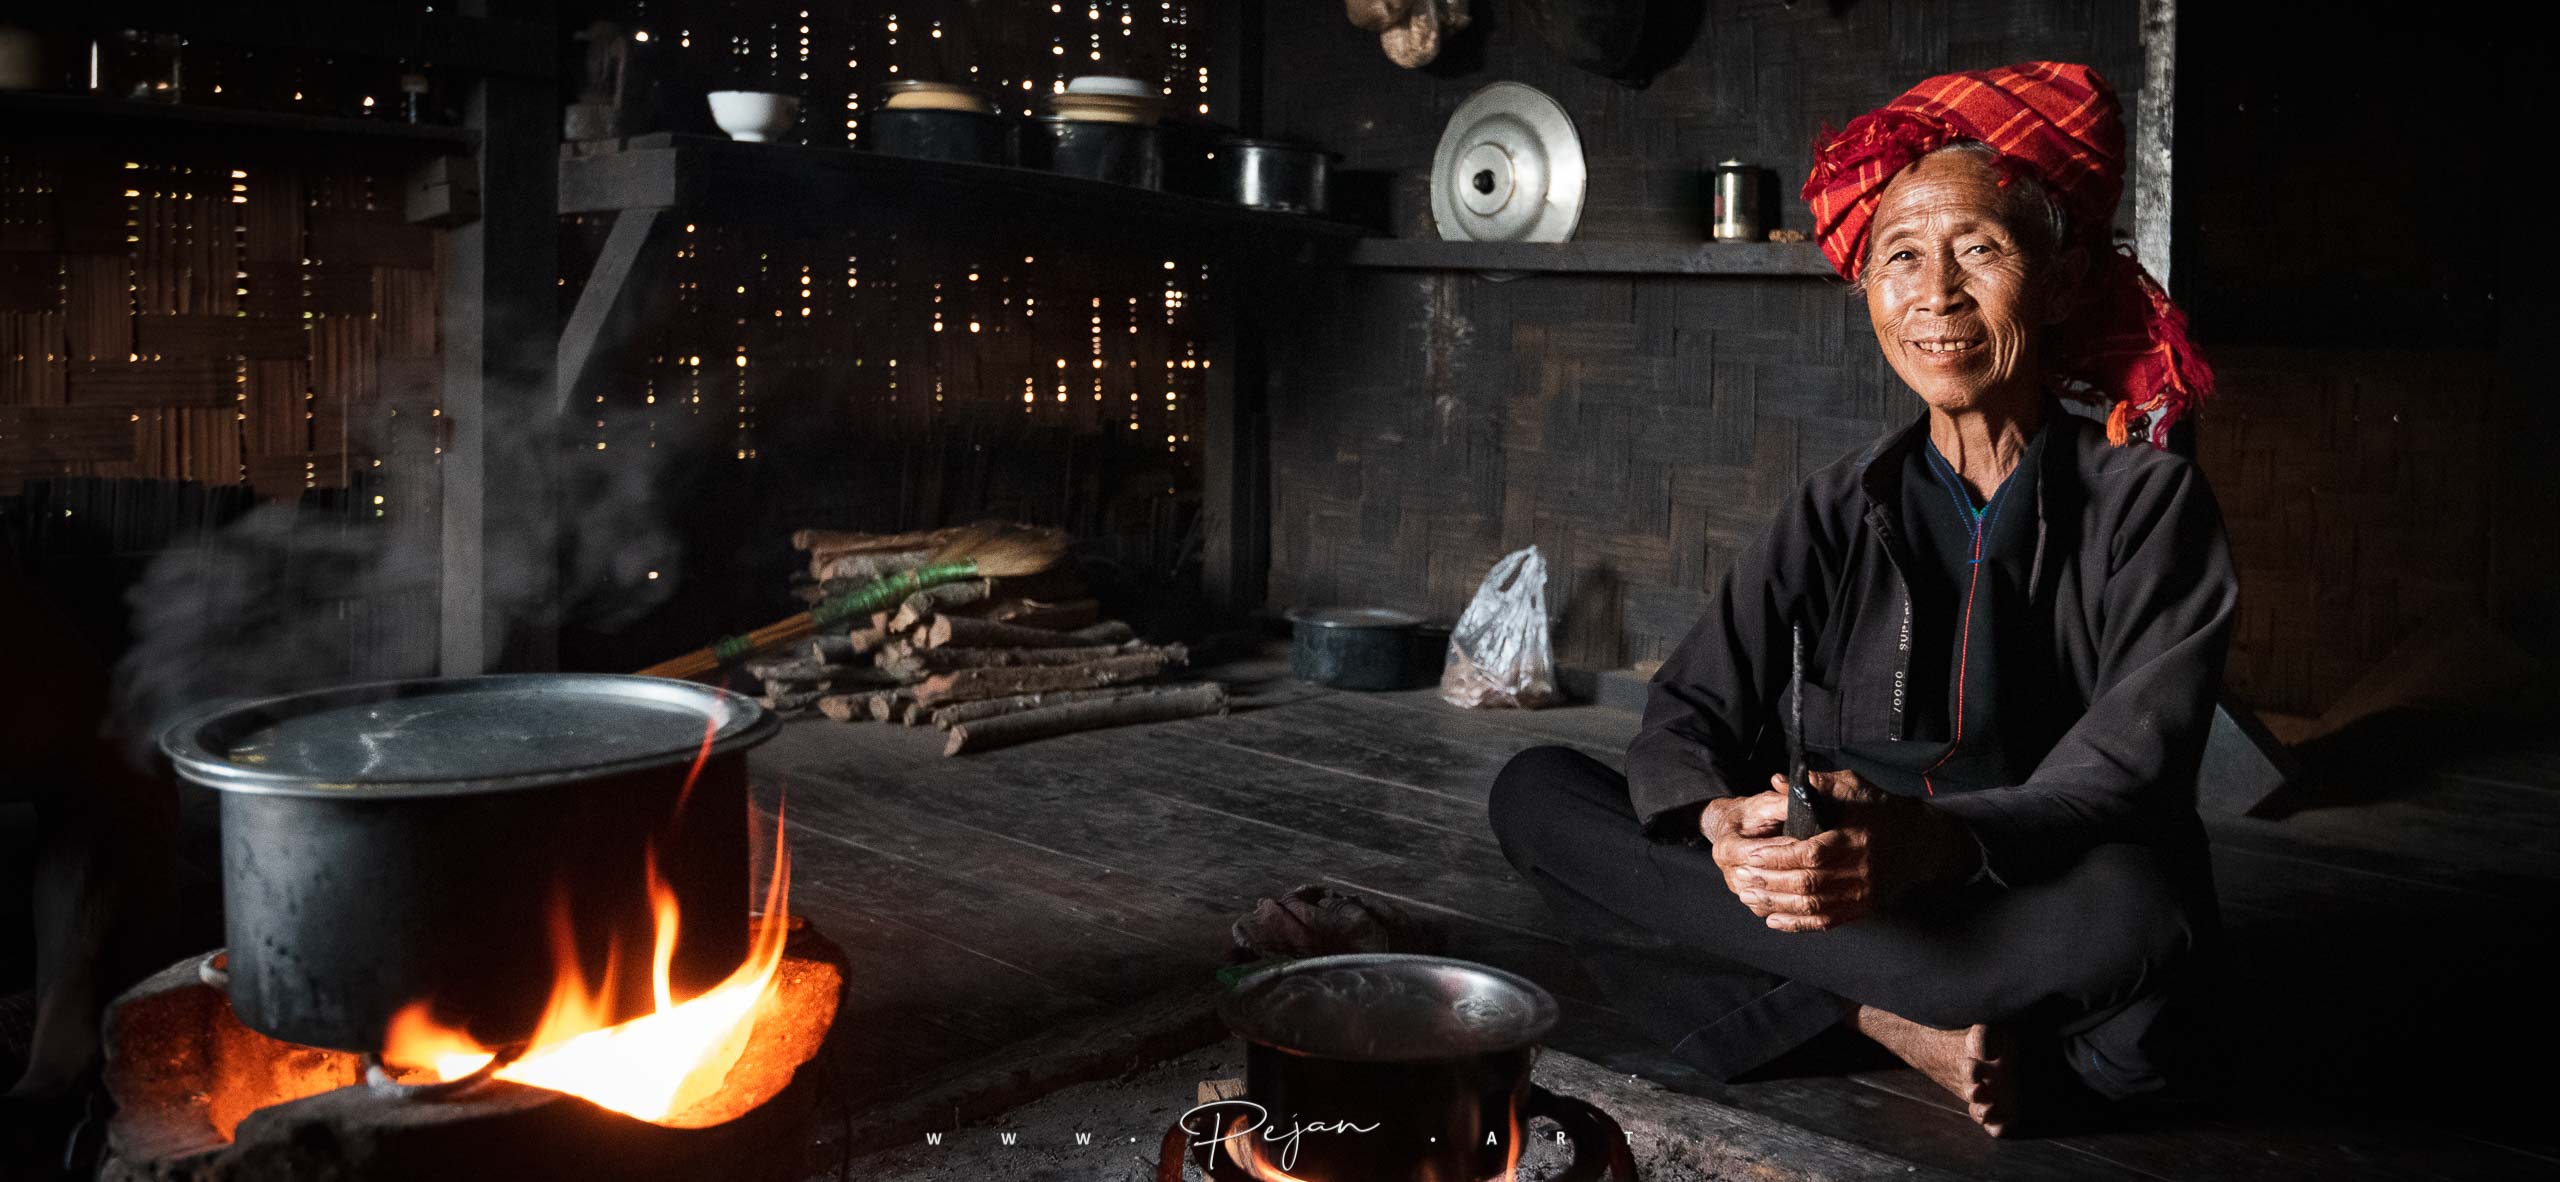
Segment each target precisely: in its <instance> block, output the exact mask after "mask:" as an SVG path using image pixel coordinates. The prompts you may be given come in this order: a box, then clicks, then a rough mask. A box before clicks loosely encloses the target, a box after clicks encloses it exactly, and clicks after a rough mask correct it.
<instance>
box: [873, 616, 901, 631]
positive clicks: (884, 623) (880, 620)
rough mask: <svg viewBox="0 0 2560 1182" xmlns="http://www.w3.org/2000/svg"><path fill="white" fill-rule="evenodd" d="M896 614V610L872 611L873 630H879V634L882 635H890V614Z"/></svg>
mask: <svg viewBox="0 0 2560 1182" xmlns="http://www.w3.org/2000/svg"><path fill="white" fill-rule="evenodd" d="M895 614H896V613H895V612H873V613H871V628H872V630H873V631H875V632H878V633H879V634H881V635H882V636H886V635H888V634H889V617H890V616H892V615H895Z"/></svg>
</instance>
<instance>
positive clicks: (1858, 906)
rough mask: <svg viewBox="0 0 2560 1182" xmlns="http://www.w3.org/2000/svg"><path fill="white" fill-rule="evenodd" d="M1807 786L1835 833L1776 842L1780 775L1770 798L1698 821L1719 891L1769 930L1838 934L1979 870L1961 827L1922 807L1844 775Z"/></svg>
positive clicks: (1813, 776)
mask: <svg viewBox="0 0 2560 1182" xmlns="http://www.w3.org/2000/svg"><path fill="white" fill-rule="evenodd" d="M1806 778H1807V779H1808V780H1809V781H1811V784H1812V787H1813V790H1814V791H1815V792H1816V793H1818V794H1820V795H1822V796H1824V797H1826V798H1828V799H1829V800H1830V801H1831V802H1832V804H1833V807H1832V808H1831V809H1830V810H1828V811H1829V812H1830V813H1831V814H1832V817H1833V825H1832V827H1831V828H1830V829H1827V830H1825V831H1823V832H1822V833H1820V834H1818V835H1816V836H1814V837H1811V838H1808V839H1806V840H1804V841H1797V840H1794V839H1792V838H1789V837H1787V836H1785V835H1784V830H1785V827H1786V819H1787V796H1786V785H1787V781H1786V777H1784V776H1771V777H1769V784H1770V791H1767V792H1762V793H1758V794H1756V795H1752V796H1742V797H1730V798H1726V799H1721V800H1713V801H1709V802H1708V803H1707V809H1706V812H1705V813H1703V814H1701V815H1700V817H1699V827H1700V829H1701V830H1702V831H1704V832H1705V834H1706V836H1707V839H1708V841H1709V842H1710V843H1711V844H1712V846H1713V850H1714V857H1715V860H1716V866H1717V867H1718V868H1719V869H1721V870H1722V871H1724V881H1725V885H1726V886H1727V887H1728V888H1730V889H1731V890H1732V891H1733V893H1734V897H1735V898H1738V899H1740V900H1742V904H1743V906H1745V907H1749V908H1750V909H1751V913H1752V914H1754V915H1757V916H1760V917H1761V918H1763V919H1764V920H1766V921H1768V924H1769V926H1770V927H1772V928H1775V929H1777V930H1779V931H1782V932H1818V931H1822V930H1825V929H1827V928H1832V927H1836V926H1838V925H1840V924H1844V923H1847V922H1849V921H1851V920H1854V919H1856V918H1858V917H1859V916H1862V915H1865V914H1867V913H1868V912H1869V911H1872V910H1874V909H1875V908H1877V907H1879V906H1882V905H1884V904H1887V903H1890V902H1891V901H1893V900H1894V899H1897V898H1900V897H1901V896H1902V895H1904V894H1906V893H1908V892H1910V891H1911V890H1914V889H1916V888H1919V887H1922V886H1928V885H1933V884H1938V883H1949V882H1955V881H1961V880H1962V879H1963V878H1965V877H1966V876H1968V875H1970V874H1971V873H1972V872H1973V869H1974V867H1975V865H1976V864H1977V863H1978V860H1979V858H1980V852H1979V850H1978V849H1977V847H1976V846H1975V845H1974V841H1973V837H1972V835H1971V834H1969V833H1967V832H1966V831H1965V829H1964V826H1963V823H1961V822H1959V821H1957V820H1956V819H1955V818H1953V817H1949V816H1947V815H1946V814H1944V813H1941V812H1939V811H1938V810H1936V809H1933V808H1931V807H1929V805H1928V803H1927V802H1926V801H1921V800H1917V799H1913V798H1909V797H1897V796H1890V795H1887V794H1885V793H1882V792H1879V791H1877V790H1876V789H1874V788H1872V787H1870V786H1868V785H1866V784H1865V783H1862V782H1861V781H1860V780H1859V779H1858V774H1857V773H1856V772H1852V771H1837V772H1810V773H1807V777H1806Z"/></svg>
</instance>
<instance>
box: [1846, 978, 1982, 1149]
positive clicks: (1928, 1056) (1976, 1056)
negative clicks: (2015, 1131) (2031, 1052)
mask: <svg viewBox="0 0 2560 1182" xmlns="http://www.w3.org/2000/svg"><path fill="white" fill-rule="evenodd" d="M1850 1024H1851V1025H1852V1026H1854V1027H1856V1029H1857V1031H1858V1033H1860V1034H1863V1035H1866V1036H1867V1037H1868V1038H1872V1039H1874V1040H1876V1041H1877V1042H1878V1043H1881V1044H1883V1046H1884V1049H1886V1050H1888V1051H1891V1052H1893V1053H1894V1056H1895V1057H1896V1058H1899V1059H1901V1060H1902V1061H1903V1062H1905V1063H1908V1064H1910V1065H1912V1066H1913V1067H1915V1068H1918V1069H1919V1071H1920V1074H1922V1075H1925V1076H1928V1077H1929V1078H1930V1079H1932V1080H1935V1081H1936V1082H1937V1084H1938V1086H1939V1087H1942V1088H1945V1089H1946V1090H1948V1091H1950V1092H1953V1093H1955V1095H1956V1098H1957V1099H1959V1100H1962V1101H1964V1107H1965V1112H1966V1113H1967V1114H1968V1115H1970V1116H1972V1117H1973V1122H1974V1123H1975V1124H1978V1125H1981V1126H1982V1131H1984V1132H1986V1133H1989V1134H1991V1135H1992V1136H1994V1137H1999V1136H2004V1135H2006V1134H2007V1132H2008V1128H2009V1125H2010V1123H2011V1122H2013V1121H2015V1120H2016V1119H2017V1116H2018V1074H2017V1064H2016V1063H2015V1062H2014V1061H2012V1058H2011V1056H2010V1054H2009V1049H2008V1045H2007V1044H2008V1040H2007V1039H2005V1038H2004V1037H2002V1035H2001V1032H1999V1031H1998V1030H1995V1029H1994V1028H1992V1027H1990V1026H1969V1027H1966V1028H1965V1029H1963V1030H1939V1029H1937V1028H1935V1027H1931V1026H1923V1025H1921V1024H1919V1023H1917V1022H1914V1021H1912V1020H1910V1019H1909V1018H1904V1017H1900V1016H1898V1015H1895V1014H1888V1013H1886V1012H1884V1011H1883V1010H1879V1009H1877V1008H1875V1007H1874V1006H1859V1007H1858V1011H1857V1013H1856V1014H1855V1015H1853V1016H1852V1017H1851V1018H1850Z"/></svg>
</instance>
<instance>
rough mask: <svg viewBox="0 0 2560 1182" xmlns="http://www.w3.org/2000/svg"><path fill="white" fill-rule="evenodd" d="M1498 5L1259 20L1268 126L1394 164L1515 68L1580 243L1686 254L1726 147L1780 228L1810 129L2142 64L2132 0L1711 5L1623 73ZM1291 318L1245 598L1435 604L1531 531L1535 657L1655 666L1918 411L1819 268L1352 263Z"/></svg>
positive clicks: (2126, 73)
mask: <svg viewBox="0 0 2560 1182" xmlns="http://www.w3.org/2000/svg"><path fill="white" fill-rule="evenodd" d="M1513 7H1514V5H1511V4H1506V3H1499V2H1492V0H1479V2H1478V4H1477V5H1476V9H1477V13H1478V20H1479V21H1481V22H1483V24H1484V26H1485V27H1484V28H1483V30H1482V31H1481V32H1471V33H1469V34H1467V35H1466V36H1467V37H1470V38H1477V37H1480V38H1481V41H1480V42H1479V43H1477V44H1476V45H1474V46H1473V47H1472V48H1470V47H1468V46H1467V44H1466V42H1464V41H1463V40H1462V41H1461V42H1460V43H1459V45H1457V46H1455V47H1453V50H1452V53H1451V60H1449V61H1448V62H1446V63H1444V64H1443V65H1440V66H1435V67H1433V68H1432V69H1430V70H1426V71H1409V70H1402V69H1399V68H1397V67H1396V66H1394V65H1393V64H1391V63H1389V62H1388V61H1387V60H1386V59H1385V58H1384V57H1383V56H1381V55H1380V53H1379V51H1378V46H1377V40H1376V38H1375V37H1374V36H1372V35H1366V34H1362V33H1361V32H1360V31H1359V30H1357V29H1354V28H1352V27H1351V26H1350V25H1349V24H1348V23H1347V22H1345V21H1344V20H1343V17H1342V13H1341V11H1340V9H1339V8H1338V7H1337V6H1327V5H1295V4H1277V5H1272V6H1270V9H1269V17H1268V24H1269V28H1270V33H1271V39H1270V42H1269V45H1268V47H1267V49H1266V58H1265V60H1266V62H1267V63H1268V71H1267V73H1268V86H1269V94H1268V102H1269V107H1270V114H1271V122H1272V130H1274V131H1276V132H1280V133H1283V134H1291V135H1301V136H1306V137H1309V138H1312V139H1315V140H1317V141H1318V142H1321V143H1324V144H1326V145H1327V146H1329V147H1332V148H1335V149H1337V150H1339V151H1342V152H1343V153H1344V154H1345V156H1346V160H1345V162H1344V163H1345V167H1346V168H1353V169H1385V170H1410V169H1424V168H1427V167H1428V166H1429V162H1430V157H1431V150H1432V147H1433V145H1434V144H1435V143H1436V142H1437V140H1438V137H1439V134H1440V129H1441V126H1442V124H1443V122H1445V120H1446V118H1447V116H1448V115H1449V113H1450V112H1451V111H1452V110H1454V109H1455V108H1456V106H1457V105H1458V103H1460V102H1461V101H1463V100H1464V99H1465V97H1466V96H1467V95H1468V94H1470V93H1472V92H1473V91H1474V90H1476V89H1477V88H1479V87H1481V86H1483V85H1484V84H1486V83H1488V82H1491V81H1494V80H1497V79H1516V80H1519V81H1523V82H1527V83H1529V84H1530V85H1533V86H1536V87H1538V88H1540V89H1542V90H1545V91H1546V92H1547V93H1549V94H1551V95H1553V96H1554V97H1556V98H1557V99H1558V100H1559V101H1561V102H1562V103H1563V104H1564V105H1565V106H1566V108H1567V109H1568V110H1570V111H1572V112H1574V114H1575V120H1576V125H1577V128H1578V130H1579V132H1580V134H1581V136H1582V140H1583V144H1584V148H1585V150H1586V152H1588V153H1589V155H1590V158H1591V175H1592V186H1593V192H1592V196H1591V199H1590V203H1589V206H1588V210H1589V212H1588V213H1587V214H1586V220H1585V227H1586V230H1585V233H1584V236H1585V237H1595V238H1621V239H1659V238H1668V237H1674V236H1678V237H1684V238H1686V239H1688V240H1692V241H1694V240H1697V239H1700V238H1703V237H1704V232H1703V226H1704V217H1703V215H1702V213H1701V212H1700V209H1701V202H1700V201H1699V194H1700V193H1702V191H1703V189H1702V185H1701V182H1700V180H1699V177H1700V174H1701V172H1702V171H1703V170H1704V169H1705V168H1706V167H1708V166H1710V165H1712V164H1713V163H1714V162H1715V161H1718V160H1722V159H1725V158H1727V157H1734V156H1739V157H1741V158H1743V159H1746V160H1750V161H1754V162H1757V163H1760V164H1763V165H1765V166H1768V167H1770V168H1771V169H1773V170H1775V171H1776V173H1777V175H1778V177H1779V179H1780V181H1781V188H1782V189H1783V190H1784V191H1785V192H1786V193H1787V198H1786V200H1785V201H1784V202H1783V204H1782V207H1781V208H1780V209H1779V210H1778V212H1777V216H1776V218H1775V219H1774V224H1777V225H1783V226H1789V227H1794V228H1799V229H1802V228H1805V227H1806V226H1807V225H1808V214H1807V212H1806V210H1805V208H1804V205H1803V203H1802V202H1801V201H1799V200H1796V199H1795V198H1794V196H1793V192H1794V188H1795V186H1796V184H1797V183H1799V182H1800V181H1801V178H1802V177H1803V175H1804V172H1805V169H1806V167H1807V164H1808V160H1809V156H1810V148H1809V145H1810V143H1811V141H1812V139H1813V136H1814V134H1815V131H1816V129H1817V126H1818V125H1820V124H1823V123H1826V122H1827V123H1830V124H1832V125H1835V126H1836V125H1838V124H1839V123H1842V122H1845V121H1846V120H1847V119H1849V118H1851V117H1853V116H1855V115H1857V114H1859V113H1862V112H1864V111H1866V110H1868V109H1869V108H1871V107H1874V106H1876V105H1878V104H1881V103H1882V102H1884V101H1886V100H1888V99H1890V98H1892V97H1893V96H1894V95H1895V94H1897V93H1899V92H1900V91H1901V90H1902V89H1903V88H1904V87H1907V86H1908V85H1910V84H1911V83H1913V82H1916V81H1918V80H1920V79H1921V78H1923V77H1926V76H1928V75H1930V74H1934V73H1939V72H1942V71H1945V70H1950V69H1973V68H1980V67H1985V66H1992V65H1999V64H2004V63H2008V62H2013V61H2018V60H2022V59H2029V58H2043V57H2058V58H2066V59H2071V60H2078V61H2086V62H2089V63H2091V64H2092V65H2094V66H2096V67H2097V68H2098V69H2099V70H2100V72H2101V73H2103V74H2105V75H2107V76H2108V77H2109V78H2111V79H2113V80H2115V81H2116V82H2117V83H2118V84H2119V97H2121V98H2122V99H2124V100H2125V101H2126V102H2127V103H2128V104H2130V103H2131V102H2132V100H2133V98H2134V94H2133V91H2134V88H2135V87H2136V86H2137V85H2138V84H2139V79H2140V77H2141V72H2140V63H2141V51H2140V47H2139V44H2138V42H2137V40H2136V27H2135V16H2136V11H2137V6H2136V5H2135V4H2134V3H2132V2H2131V0H2117V2H2108V3H2099V2H2095V0H2083V2H2077V3H2058V4H2057V3H2043V2H2029V0H1934V2H1927V3H1923V2H1917V0H1871V2H1868V3H1859V4H1853V5H1837V4H1817V3H1810V2H1803V3H1796V4H1793V5H1787V4H1782V3H1775V2H1735V0H1720V2H1715V3H1710V4H1709V5H1708V6H1707V9H1706V17H1705V21H1704V26H1703V28H1702V29H1701V31H1700V33H1699V36H1698V40H1697V42H1696V44H1695V45H1693V46H1692V47H1691V48H1690V50H1689V51H1688V53H1687V55H1686V56H1685V57H1684V58H1683V59H1682V60H1681V61H1680V62H1679V63H1678V64H1677V65H1676V66H1675V67H1673V68H1672V69H1670V70H1669V71H1667V72H1666V73H1664V74H1663V75H1662V76H1661V77H1659V78H1658V79H1656V80H1655V81H1654V82H1653V83H1652V84H1651V85H1650V86H1649V87H1647V88H1645V89H1642V90H1630V89H1627V88H1624V87H1621V86H1619V85H1617V84H1615V83H1612V82H1609V81H1606V80H1604V79H1601V78H1598V77H1596V76H1593V75H1589V74H1586V73H1583V72H1581V71H1579V70H1576V69H1574V68H1573V67H1571V66H1569V65H1567V64H1565V63H1564V62H1562V61H1561V60H1560V59H1558V58H1557V57H1555V56H1554V55H1553V54H1552V53H1551V52H1549V51H1548V49H1547V48H1546V46H1545V45H1544V44H1543V43H1542V42H1540V41H1539V40H1538V39H1537V37H1536V35H1535V34H1534V33H1532V32H1530V31H1528V30H1526V29H1524V28H1522V27H1521V25H1520V22H1519V21H1518V20H1517V19H1516V18H1515V17H1514V16H1513V14H1512V13H1510V12H1509V11H1507V10H1509V9H1511V8H1513ZM2128 218H2129V214H2125V213H2122V212H2121V211H2120V220H2119V225H2120V226H2129V225H2130V221H2129V220H2127V219H2128ZM1313 304H1314V308H1313V309H1312V310H1311V311H1310V313H1309V314H1308V316H1307V318H1306V320H1305V322H1304V331H1303V334H1302V335H1300V336H1298V337H1296V338H1295V339H1293V340H1290V341H1285V342H1275V343H1274V345H1273V347H1272V350H1271V354H1272V368H1273V374H1274V376H1273V388H1272V410H1271V417H1272V432H1273V438H1272V445H1271V455H1272V470H1273V485H1274V494H1275V499H1276V510H1275V517H1274V521H1273V524H1272V574H1271V589H1270V598H1271V600H1272V602H1273V603H1275V604H1307V605H1322V604H1329V603H1345V602H1359V603H1376V604H1383V605H1387V606H1394V607H1401V608H1406V609H1410V610H1418V611H1423V612H1426V613H1429V614H1431V615H1433V616H1436V617H1439V618H1442V619H1450V618H1454V617H1455V616H1456V614H1457V613H1458V612H1459V611H1460V610H1461V609H1462V608H1463V607H1464V605H1465V603H1466V600H1467V598H1468V596H1470V595H1471V594H1473V592H1474V591H1475V587H1476V584H1477V582H1478V581H1479V580H1481V579H1482V578H1483V576H1484V572H1485V570H1486V568H1487V567H1488V566H1490V565H1491V564H1492V562H1493V560H1494V559H1495V558H1497V557H1499V556H1500V555H1502V554H1503V553H1505V552H1508V551H1510V550H1513V549H1516V548H1518V547H1521V546H1525V545H1529V544H1532V543H1535V544H1537V545H1538V546H1540V547H1541V549H1542V550H1543V551H1544V552H1545V554H1546V557H1547V559H1548V563H1549V572H1550V574H1549V580H1550V581H1549V587H1548V594H1549V597H1550V602H1551V604H1553V605H1555V607H1556V608H1557V609H1558V610H1559V611H1560V612H1561V613H1562V616H1563V622H1562V626H1561V631H1560V633H1559V635H1558V637H1557V655H1558V657H1559V659H1561V660H1564V661H1567V662H1572V663H1578V664H1584V665H1591V666H1600V667H1616V666H1623V665H1626V664H1629V663H1632V662H1635V661H1639V660H1643V659H1646V658H1650V657H1659V656H1661V655H1663V654H1664V652H1665V651H1667V649H1668V648H1669V647H1670V646H1671V645H1673V644H1675V643H1676V642H1677V641H1678V640H1679V638H1680V637H1681V636H1682V635H1683V634H1685V633H1686V632H1687V630H1688V628H1689V627H1690V625H1691V624H1692V623H1694V622H1695V620H1696V619H1697V617H1698V615H1699V614H1700V612H1701V611H1702V610H1703V609H1704V607H1705V604H1706V598H1707V593H1708V588H1710V587H1711V586H1712V585H1713V581H1714V579H1715V578H1716V577H1717V576H1719V575H1720V574H1721V573H1722V571H1723V570H1724V569H1725V567H1726V566H1727V565H1728V564H1729V563H1730V562H1731V559H1732V556H1733V554H1734V553H1735V551H1736V550H1737V549H1738V548H1739V547H1740V546H1741V545H1743V544H1744V543H1745V542H1746V540H1747V539H1749V538H1750V537H1751V536H1752V535H1753V534H1754V533H1755V532H1756V531H1757V530H1758V529H1760V528H1761V526H1762V525H1763V524H1764V523H1765V522H1766V521H1767V520H1768V519H1769V517H1770V515H1771V514H1772V513H1773V512H1774V510H1775V508H1776V506H1777V504H1778V502H1779V500H1780V499H1781V498H1783V497H1786V496H1788V495H1790V494H1791V493H1792V492H1793V491H1794V489H1795V488H1796V487H1797V486H1798V485H1799V484H1800V483H1801V482H1802V480H1803V478H1804V476H1805V475H1806V474H1807V473H1809V472H1811V471H1812V470H1813V469H1815V468H1817V467H1819V466H1821V465H1823V464H1825V463H1828V462H1830V461H1831V460H1833V459H1836V458H1838V457H1840V456H1842V455H1844V454H1847V453H1849V452H1851V451H1853V450H1855V449H1856V448H1857V447H1858V446H1860V445H1862V444H1863V443H1864V442H1865V441H1867V440H1868V439H1871V438H1873V437H1874V436H1875V435H1877V434H1879V433H1881V432H1882V431H1884V430H1886V429H1888V428H1889V427H1890V426H1892V425H1894V424H1896V423H1898V422H1900V421H1902V420H1903V419H1904V418H1905V417H1906V416H1908V415H1912V414H1916V413H1918V410H1919V405H1920V404H1919V401H1918V400H1917V399H1916V398H1915V397H1914V396H1913V395H1911V394H1910V393H1909V392H1908V391H1907V390H1906V389H1904V388H1903V387H1902V385H1901V383H1900V382H1899V381H1898V380H1897V379H1894V378H1893V377H1892V376H1891V375H1890V373H1889V372H1887V371H1886V370H1885V368H1884V363H1883V359H1882V357H1881V356H1880V355H1879V354H1878V352H1877V350H1876V347H1875V344H1874V340H1873V337H1872V334H1871V332H1870V330H1869V328H1868V326H1867V318H1866V316H1865V313H1864V310H1863V307H1862V306H1860V305H1858V304H1856V303H1854V302H1853V301H1852V299H1851V297H1850V296H1849V295H1848V294H1847V293H1846V292H1845V291H1844V290H1842V289H1841V288H1840V286H1839V285H1837V284H1835V283H1833V282H1832V281H1830V280H1827V279H1811V278H1766V279H1742V278H1721V277H1720V278H1698V279H1671V278H1653V277H1611V276H1591V277H1553V276H1548V277H1531V278H1524V279H1518V280H1514V281H1510V282H1505V283H1496V282H1492V281H1489V280H1486V279H1484V278H1481V277H1477V276H1474V275H1468V274H1441V275H1434V274H1426V273H1409V272H1396V273H1368V274H1358V275H1353V276H1350V277H1348V278H1346V279H1345V280H1344V281H1343V283H1342V286H1341V287H1340V288H1339V290H1337V291H1335V292H1333V293H1331V294H1330V295H1329V296H1327V297H1325V298H1322V299H1319V300H1316V301H1313Z"/></svg>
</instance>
